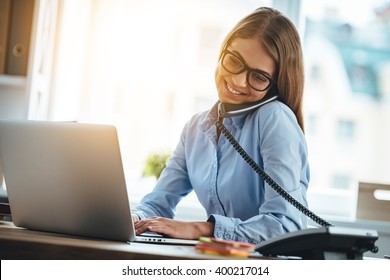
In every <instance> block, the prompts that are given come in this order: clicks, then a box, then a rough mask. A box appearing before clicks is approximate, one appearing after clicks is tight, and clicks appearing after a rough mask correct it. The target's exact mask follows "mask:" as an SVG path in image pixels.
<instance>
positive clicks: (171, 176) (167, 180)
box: [132, 124, 192, 219]
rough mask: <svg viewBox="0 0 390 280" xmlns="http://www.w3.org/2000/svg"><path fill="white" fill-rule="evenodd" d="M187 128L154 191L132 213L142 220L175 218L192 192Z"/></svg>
mask: <svg viewBox="0 0 390 280" xmlns="http://www.w3.org/2000/svg"><path fill="white" fill-rule="evenodd" d="M187 128H188V124H186V125H185V127H184V129H183V131H182V134H181V137H180V141H179V143H178V144H177V146H176V149H175V151H174V153H173V155H172V157H171V158H170V159H169V161H168V162H167V166H166V167H165V168H164V170H163V171H162V173H161V176H160V178H159V179H158V181H157V183H156V186H155V187H154V189H153V191H152V192H151V193H149V194H147V195H145V196H144V197H143V198H142V200H141V203H140V205H138V206H136V207H134V208H133V209H132V213H133V214H137V215H138V216H139V217H140V219H146V218H149V217H152V216H160V217H166V218H174V217H175V212H176V206H177V204H178V203H179V202H180V200H181V199H182V198H183V197H185V196H186V195H187V194H188V193H190V192H191V191H192V186H191V183H190V180H189V178H188V173H187V166H186V157H185V149H184V143H185V137H186V131H187Z"/></svg>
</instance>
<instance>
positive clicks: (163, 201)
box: [133, 101, 310, 244]
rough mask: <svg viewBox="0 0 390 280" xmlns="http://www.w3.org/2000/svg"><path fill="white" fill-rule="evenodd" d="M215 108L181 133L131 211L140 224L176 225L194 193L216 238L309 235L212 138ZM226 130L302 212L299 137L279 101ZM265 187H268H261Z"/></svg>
mask: <svg viewBox="0 0 390 280" xmlns="http://www.w3.org/2000/svg"><path fill="white" fill-rule="evenodd" d="M216 107H217V106H216V105H215V106H214V107H213V108H212V109H211V110H210V111H208V112H203V113H199V114H197V115H195V116H193V117H192V119H191V120H190V121H189V122H188V123H187V124H186V125H185V127H184V129H183V132H182V134H181V138H180V141H179V143H178V145H177V147H176V149H175V151H174V153H173V156H172V158H171V159H170V160H169V161H168V163H167V167H166V168H165V169H164V171H163V172H162V174H161V177H160V179H159V180H158V182H157V184H156V186H155V188H154V190H153V191H152V192H151V193H150V194H147V195H146V196H145V197H144V198H143V199H142V201H141V204H140V205H139V206H138V207H135V208H134V209H133V213H135V214H137V215H138V216H139V217H140V218H141V219H145V218H148V217H151V216H162V217H168V218H174V216H175V207H176V205H177V204H178V203H179V201H180V200H181V199H182V198H183V197H184V196H186V195H187V194H188V193H190V192H191V191H195V193H196V195H197V197H198V199H199V201H200V203H201V204H202V205H203V207H204V208H205V210H206V212H207V215H208V216H209V218H208V221H212V222H214V224H215V227H214V236H215V237H218V238H223V239H228V240H236V241H245V242H249V243H255V244H256V243H259V242H261V241H263V240H266V239H268V238H270V237H273V236H276V235H280V234H283V233H286V232H290V231H295V230H299V229H303V228H306V227H307V219H306V217H305V216H304V214H302V213H300V212H299V211H298V210H297V209H296V208H295V207H293V206H292V205H290V204H289V203H288V202H287V201H286V200H284V199H283V198H282V197H281V196H280V195H278V194H277V193H276V192H275V191H274V190H273V189H271V187H270V186H268V184H265V183H264V181H263V179H262V178H260V177H259V175H257V173H256V172H255V171H254V170H252V168H251V167H250V166H249V165H248V164H247V163H246V162H245V161H244V160H243V159H242V157H241V156H240V155H239V154H238V153H237V152H236V151H235V150H234V148H233V147H232V146H231V144H230V143H229V142H228V140H227V139H226V138H225V136H223V135H222V134H221V136H220V137H219V140H217V136H216V127H215V122H216V120H217V108H216ZM224 125H225V126H226V128H227V129H228V130H229V131H230V133H231V134H232V135H233V137H234V138H235V139H236V140H237V141H238V142H239V143H240V145H241V146H242V147H243V149H244V150H245V151H246V152H247V153H248V154H249V156H251V157H252V159H253V160H254V161H255V162H256V163H257V164H258V165H259V166H260V167H261V168H263V169H264V171H265V172H266V173H267V174H268V175H269V176H271V177H272V178H273V179H274V180H275V181H276V182H277V183H278V184H279V185H280V186H282V187H283V188H284V189H285V190H286V191H287V192H288V193H289V194H290V195H291V196H293V197H294V198H295V199H297V200H298V201H299V202H301V203H302V204H303V205H307V201H306V190H307V187H308V184H309V178H310V172H309V164H308V160H307V146H306V141H305V137H304V134H303V132H302V130H301V128H300V127H299V125H298V123H297V120H296V117H295V115H294V114H293V112H292V111H291V110H290V109H289V108H288V107H287V106H286V105H284V104H283V103H281V102H279V101H273V102H270V103H268V104H266V105H264V106H262V107H261V108H260V109H258V110H256V111H254V112H252V113H249V114H247V115H241V116H235V117H229V118H225V119H224ZM265 185H266V186H265Z"/></svg>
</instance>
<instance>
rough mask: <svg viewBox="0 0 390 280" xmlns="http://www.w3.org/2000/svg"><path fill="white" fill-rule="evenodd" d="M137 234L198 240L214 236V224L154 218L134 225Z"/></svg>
mask: <svg viewBox="0 0 390 280" xmlns="http://www.w3.org/2000/svg"><path fill="white" fill-rule="evenodd" d="M134 226H135V229H136V231H137V234H141V233H143V232H145V231H153V232H156V233H159V234H163V235H166V236H169V237H172V238H181V239H198V238H199V237H201V236H212V235H213V232H214V224H213V223H210V222H182V221H175V220H172V219H167V218H162V217H152V218H150V219H146V220H140V221H136V222H135V223H134Z"/></svg>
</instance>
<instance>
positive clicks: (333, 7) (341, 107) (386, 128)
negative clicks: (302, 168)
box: [301, 0, 390, 217]
mask: <svg viewBox="0 0 390 280" xmlns="http://www.w3.org/2000/svg"><path fill="white" fill-rule="evenodd" d="M389 11H390V2H389V1H386V0H382V1H381V0H378V1H363V2H359V4H358V5H356V1H329V0H318V1H302V15H301V16H302V18H303V19H304V20H303V22H304V28H301V30H304V32H303V33H302V39H303V40H302V41H303V45H304V57H305V63H306V65H305V69H306V71H307V74H306V84H305V100H304V102H305V105H304V110H305V117H306V124H307V130H306V136H307V140H308V148H309V154H310V163H311V175H312V180H311V184H310V188H309V202H310V201H313V202H316V203H313V204H312V205H311V206H312V209H313V211H316V209H320V211H321V212H322V213H325V214H330V215H332V216H342V217H351V216H353V214H354V213H355V212H354V211H355V209H354V208H355V207H356V203H355V201H354V199H355V198H356V192H357V187H358V182H359V181H371V182H387V183H389V182H390V173H389V172H388V169H389V167H390V148H389V147H388V145H387V144H385V143H388V142H389V141H390V123H389V122H390V110H389V109H390V106H389V105H390V103H389V96H390V80H389V79H387V80H386V81H385V78H384V77H385V75H388V74H389V68H390V29H389V28H388V27H389V23H390V13H389ZM317 194H318V195H319V196H320V197H321V199H318V198H317V197H316V195H317ZM335 196H339V197H340V198H341V197H344V198H345V199H344V201H346V203H345V204H344V205H334V204H332V203H331V201H332V200H334V199H335ZM340 201H343V199H340ZM352 202H354V203H352ZM320 204H324V205H320ZM347 204H348V205H350V206H349V208H346V207H345V205H347ZM326 205H332V208H333V209H330V207H325V206H326Z"/></svg>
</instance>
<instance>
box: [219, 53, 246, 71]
mask: <svg viewBox="0 0 390 280" xmlns="http://www.w3.org/2000/svg"><path fill="white" fill-rule="evenodd" d="M222 66H223V67H224V68H225V69H226V70H227V71H228V72H230V73H232V74H238V73H240V72H241V71H242V70H243V69H244V67H245V66H244V64H243V63H242V61H241V60H239V59H238V58H237V57H235V56H234V55H232V54H230V53H225V55H224V57H223V59H222Z"/></svg>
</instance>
